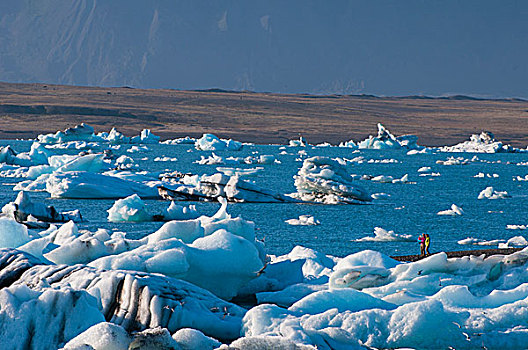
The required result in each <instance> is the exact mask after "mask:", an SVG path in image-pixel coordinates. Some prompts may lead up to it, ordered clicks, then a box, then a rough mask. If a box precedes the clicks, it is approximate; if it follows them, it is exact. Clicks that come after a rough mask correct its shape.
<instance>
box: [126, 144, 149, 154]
mask: <svg viewBox="0 0 528 350" xmlns="http://www.w3.org/2000/svg"><path fill="white" fill-rule="evenodd" d="M147 151H150V150H149V148H148V147H147V146H144V145H142V146H132V147H130V148H129V149H127V152H128V153H138V152H147Z"/></svg>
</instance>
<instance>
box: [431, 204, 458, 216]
mask: <svg viewBox="0 0 528 350" xmlns="http://www.w3.org/2000/svg"><path fill="white" fill-rule="evenodd" d="M462 214H464V210H462V208H460V207H459V206H458V205H456V204H451V209H447V210H441V211H439V212H438V213H436V215H451V216H456V215H462Z"/></svg>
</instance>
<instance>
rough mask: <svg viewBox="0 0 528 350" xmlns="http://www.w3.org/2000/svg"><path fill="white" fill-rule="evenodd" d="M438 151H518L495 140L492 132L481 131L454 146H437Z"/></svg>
mask: <svg viewBox="0 0 528 350" xmlns="http://www.w3.org/2000/svg"><path fill="white" fill-rule="evenodd" d="M438 150H439V151H440V152H472V153H499V152H520V151H521V150H519V149H518V148H514V147H511V146H510V145H503V143H502V142H500V141H497V140H495V136H494V135H493V133H491V132H489V131H483V132H482V133H480V135H477V134H474V135H471V137H470V139H469V141H465V142H462V143H459V144H456V145H454V146H444V147H439V148H438Z"/></svg>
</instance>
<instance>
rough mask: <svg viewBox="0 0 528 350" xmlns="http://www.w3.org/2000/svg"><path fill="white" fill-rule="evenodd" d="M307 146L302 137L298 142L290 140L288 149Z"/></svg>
mask: <svg viewBox="0 0 528 350" xmlns="http://www.w3.org/2000/svg"><path fill="white" fill-rule="evenodd" d="M307 144H308V143H307V142H306V140H305V139H304V137H302V136H299V139H298V140H290V141H289V143H288V145H289V146H290V147H306V145H307Z"/></svg>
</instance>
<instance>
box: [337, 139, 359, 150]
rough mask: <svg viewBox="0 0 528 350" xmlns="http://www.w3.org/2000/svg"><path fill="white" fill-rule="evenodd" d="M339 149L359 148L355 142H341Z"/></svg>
mask: <svg viewBox="0 0 528 350" xmlns="http://www.w3.org/2000/svg"><path fill="white" fill-rule="evenodd" d="M339 147H345V148H357V145H356V143H355V142H354V141H353V140H350V141H345V142H341V143H340V144H339Z"/></svg>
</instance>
